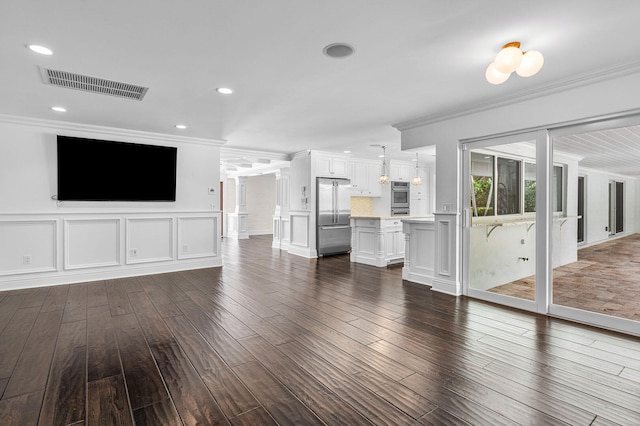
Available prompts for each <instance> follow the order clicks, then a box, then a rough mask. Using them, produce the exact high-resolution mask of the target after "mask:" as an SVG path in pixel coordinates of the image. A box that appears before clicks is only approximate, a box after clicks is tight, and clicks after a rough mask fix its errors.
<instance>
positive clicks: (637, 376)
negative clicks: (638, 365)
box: [620, 367, 640, 383]
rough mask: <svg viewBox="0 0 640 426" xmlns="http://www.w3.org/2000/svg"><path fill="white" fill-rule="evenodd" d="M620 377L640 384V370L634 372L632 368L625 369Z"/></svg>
mask: <svg viewBox="0 0 640 426" xmlns="http://www.w3.org/2000/svg"><path fill="white" fill-rule="evenodd" d="M620 377H624V378H626V379H629V380H633V381H634V382H638V383H640V370H634V369H632V368H627V367H625V368H624V369H623V370H622V371H621V372H620Z"/></svg>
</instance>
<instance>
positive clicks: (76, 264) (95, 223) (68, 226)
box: [64, 218, 121, 269]
mask: <svg viewBox="0 0 640 426" xmlns="http://www.w3.org/2000/svg"><path fill="white" fill-rule="evenodd" d="M64 232H65V234H64V236H65V243H64V269H82V268H97V267H102V266H116V265H120V264H121V260H120V257H121V256H120V219H118V218H91V219H66V220H65V221H64Z"/></svg>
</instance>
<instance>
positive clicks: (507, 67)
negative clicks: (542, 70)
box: [493, 41, 522, 74]
mask: <svg viewBox="0 0 640 426" xmlns="http://www.w3.org/2000/svg"><path fill="white" fill-rule="evenodd" d="M520 62H522V51H521V50H520V43H519V42H517V41H514V42H513V43H508V44H505V45H504V48H503V49H502V50H501V51H500V53H498V54H497V55H496V59H495V60H494V61H493V63H494V65H495V67H496V69H497V70H498V71H500V72H501V73H505V74H508V73H510V72H514V71H515V70H516V69H518V67H519V66H520Z"/></svg>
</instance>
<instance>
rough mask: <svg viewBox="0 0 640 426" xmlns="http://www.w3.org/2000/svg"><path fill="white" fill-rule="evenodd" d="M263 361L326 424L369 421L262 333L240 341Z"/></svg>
mask: <svg viewBox="0 0 640 426" xmlns="http://www.w3.org/2000/svg"><path fill="white" fill-rule="evenodd" d="M240 343H241V344H242V345H243V346H244V347H246V348H247V349H248V350H249V351H250V352H251V353H252V354H253V356H255V357H256V359H257V360H258V361H260V363H261V364H262V365H263V366H265V367H266V368H267V369H268V370H269V372H270V373H271V374H272V375H273V376H274V377H275V378H276V379H277V380H278V381H280V382H281V383H282V384H283V385H285V386H286V387H287V389H289V391H291V392H292V393H293V394H294V395H295V396H296V397H297V398H298V399H299V400H300V401H302V402H303V403H304V404H305V405H306V406H308V407H311V408H312V410H313V411H314V413H315V414H316V416H318V417H319V418H320V419H322V421H324V422H325V423H327V424H345V425H356V424H367V425H368V424H370V423H369V421H368V420H367V419H366V418H365V417H363V416H362V415H361V414H360V413H358V412H357V411H356V410H355V409H354V408H353V407H351V406H350V405H349V404H347V403H346V401H344V400H342V399H341V398H340V397H339V396H338V395H336V394H335V393H334V392H333V391H331V390H330V389H329V388H327V387H325V386H324V385H322V384H321V383H320V382H317V381H316V380H315V378H314V377H313V376H311V375H310V374H309V373H307V372H306V371H305V370H303V369H302V368H300V367H298V366H297V365H295V364H294V363H293V362H292V361H291V360H290V359H289V358H287V357H286V356H284V355H283V354H282V353H281V352H280V351H279V350H278V349H277V348H275V347H274V346H272V345H271V344H270V343H269V342H267V341H266V340H264V339H262V338H261V337H259V336H254V337H249V338H246V339H243V340H241V342H240Z"/></svg>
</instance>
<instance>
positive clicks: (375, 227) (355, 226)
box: [351, 215, 433, 267]
mask: <svg viewBox="0 0 640 426" xmlns="http://www.w3.org/2000/svg"><path fill="white" fill-rule="evenodd" d="M410 219H414V220H419V219H424V217H422V218H417V217H416V218H412V217H410V216H366V215H362V216H360V215H358V216H351V261H352V262H357V263H364V264H366V265H372V266H377V267H382V266H387V265H389V264H393V263H402V262H405V239H406V236H405V234H404V232H403V222H404V221H406V220H410ZM431 221H432V222H433V218H431Z"/></svg>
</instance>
